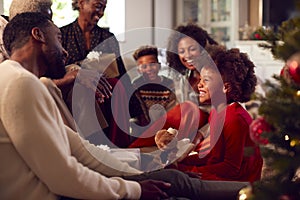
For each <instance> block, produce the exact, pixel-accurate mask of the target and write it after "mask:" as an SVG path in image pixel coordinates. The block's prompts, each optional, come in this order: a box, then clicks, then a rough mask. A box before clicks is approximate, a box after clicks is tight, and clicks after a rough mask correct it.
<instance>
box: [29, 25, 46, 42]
mask: <svg viewBox="0 0 300 200" xmlns="http://www.w3.org/2000/svg"><path fill="white" fill-rule="evenodd" d="M31 35H32V37H33V38H34V39H36V40H37V41H40V42H43V43H45V42H46V40H45V34H44V33H43V31H41V29H40V28H37V27H34V28H33V29H32V30H31Z"/></svg>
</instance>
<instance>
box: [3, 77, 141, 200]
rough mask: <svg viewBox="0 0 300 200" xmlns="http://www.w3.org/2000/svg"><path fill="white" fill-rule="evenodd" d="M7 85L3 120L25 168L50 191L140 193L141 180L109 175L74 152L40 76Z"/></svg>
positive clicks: (91, 195)
mask: <svg viewBox="0 0 300 200" xmlns="http://www.w3.org/2000/svg"><path fill="white" fill-rule="evenodd" d="M8 85H9V86H8V89H7V90H6V92H5V93H4V94H2V95H4V96H5V99H4V101H3V102H2V104H1V105H2V108H1V111H2V113H1V116H2V119H1V120H2V122H3V125H4V127H5V129H6V130H7V133H8V135H9V137H10V138H11V141H12V143H13V145H14V147H15V148H16V150H17V151H18V153H19V154H20V156H21V157H22V159H23V160H24V162H25V163H26V164H27V165H28V168H29V169H30V170H31V171H32V172H33V174H34V175H36V176H37V177H38V179H39V180H41V181H42V182H43V183H44V184H46V185H47V187H48V188H49V190H50V191H51V192H53V193H55V194H58V195H63V196H69V197H74V198H80V199H97V198H98V199H99V198H105V199H122V198H131V199H138V198H139V197H140V196H141V186H140V184H139V183H137V182H131V181H125V180H124V179H121V178H119V177H114V178H107V177H105V176H103V175H101V174H100V173H98V172H95V171H93V170H90V169H89V168H87V167H85V166H84V165H83V164H82V163H80V162H79V161H78V160H77V158H76V157H74V156H72V154H71V150H70V144H69V140H68V137H67V134H66V129H65V126H64V124H63V121H62V119H61V116H60V113H59V111H58V109H57V107H56V105H55V103H54V101H53V99H52V98H51V96H50V94H49V93H48V91H47V89H46V88H45V87H44V86H43V85H42V83H40V81H39V80H38V79H34V78H33V77H24V76H22V77H18V78H17V79H13V80H12V82H11V83H8ZM25 92H26V93H25ZM62 177H64V178H62Z"/></svg>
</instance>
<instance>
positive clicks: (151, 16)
mask: <svg viewBox="0 0 300 200" xmlns="http://www.w3.org/2000/svg"><path fill="white" fill-rule="evenodd" d="M125 3H126V4H125V9H126V12H125V29H126V31H125V41H124V42H120V47H121V52H122V53H123V54H125V55H130V56H131V54H132V52H133V51H134V50H135V49H136V48H138V47H139V46H141V45H145V44H155V45H158V46H162V45H165V43H166V42H165V40H166V35H168V34H166V33H168V30H169V29H172V28H173V17H172V16H173V1H172V0H163V1H162V0H126V2H125ZM154 8H155V9H154ZM154 10H155V11H154ZM153 27H156V28H153Z"/></svg>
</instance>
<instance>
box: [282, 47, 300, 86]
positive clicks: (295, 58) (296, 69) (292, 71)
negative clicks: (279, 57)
mask: <svg viewBox="0 0 300 200" xmlns="http://www.w3.org/2000/svg"><path fill="white" fill-rule="evenodd" d="M286 66H287V71H288V74H289V76H290V77H291V79H292V80H293V81H294V83H296V84H297V85H300V52H298V53H295V54H293V55H292V56H291V57H290V58H289V59H288V60H287V62H286ZM284 73H285V72H283V75H284Z"/></svg>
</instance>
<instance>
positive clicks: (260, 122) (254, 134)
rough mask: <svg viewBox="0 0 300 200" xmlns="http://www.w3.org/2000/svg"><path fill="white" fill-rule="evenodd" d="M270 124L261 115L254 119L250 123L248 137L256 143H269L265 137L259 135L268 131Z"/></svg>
mask: <svg viewBox="0 0 300 200" xmlns="http://www.w3.org/2000/svg"><path fill="white" fill-rule="evenodd" d="M270 131H271V126H270V125H269V124H268V123H267V122H266V120H265V119H264V118H263V117H259V118H257V119H255V120H254V121H253V122H252V123H251V125H250V138H251V139H252V141H253V142H255V143H257V144H262V145H266V144H268V143H269V141H268V139H267V138H263V137H261V134H262V133H263V132H270Z"/></svg>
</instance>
